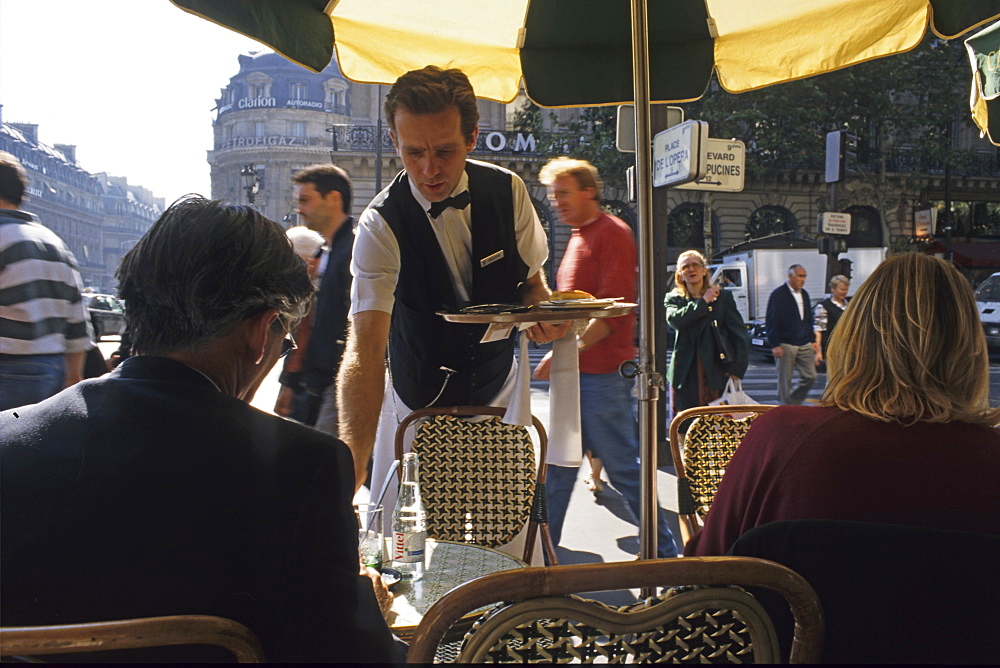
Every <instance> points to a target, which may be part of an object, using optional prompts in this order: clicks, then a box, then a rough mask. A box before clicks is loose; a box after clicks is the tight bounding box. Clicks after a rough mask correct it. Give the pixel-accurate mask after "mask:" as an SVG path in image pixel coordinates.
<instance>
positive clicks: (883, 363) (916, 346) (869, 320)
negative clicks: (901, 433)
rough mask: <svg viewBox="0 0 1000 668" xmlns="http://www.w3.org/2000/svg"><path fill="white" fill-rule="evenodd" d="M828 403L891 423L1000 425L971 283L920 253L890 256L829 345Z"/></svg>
mask: <svg viewBox="0 0 1000 668" xmlns="http://www.w3.org/2000/svg"><path fill="white" fill-rule="evenodd" d="M827 373H828V377H829V382H828V384H827V386H826V391H825V392H824V393H823V398H822V399H821V403H822V404H823V405H826V406H836V407H837V408H840V409H842V410H847V411H855V412H857V413H860V414H862V415H865V416H867V417H870V418H872V419H875V420H880V421H882V422H898V423H900V424H903V425H912V424H916V423H917V422H952V421H956V420H957V421H961V422H970V423H974V424H984V425H988V426H993V425H996V424H997V423H998V422H1000V408H990V406H989V391H990V385H989V380H990V368H989V357H988V354H987V349H986V337H985V336H984V335H983V328H982V325H980V323H979V314H978V311H977V309H976V301H975V297H974V296H973V294H972V288H970V287H969V283H968V281H966V280H965V278H963V277H962V275H961V274H960V273H958V270H957V269H955V268H954V267H953V266H951V265H950V264H948V263H947V262H944V261H943V260H939V259H938V258H935V257H931V256H929V255H923V254H921V253H904V254H901V255H895V256H893V257H890V258H888V259H887V260H885V262H883V263H882V264H881V265H879V266H878V268H876V269H875V271H874V272H873V273H872V275H871V277H870V278H869V279H868V280H867V281H865V282H864V284H863V285H862V286H861V287H860V288H859V289H858V291H857V293H856V294H855V295H854V299H853V300H852V301H851V305H850V307H849V308H848V309H847V310H846V311H844V315H843V317H842V318H841V319H840V322H839V323H838V324H837V328H836V329H835V330H834V332H833V334H832V336H831V338H830V349H829V353H828V358H827Z"/></svg>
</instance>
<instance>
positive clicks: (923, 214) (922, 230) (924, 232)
mask: <svg viewBox="0 0 1000 668" xmlns="http://www.w3.org/2000/svg"><path fill="white" fill-rule="evenodd" d="M913 217H914V230H913V231H914V233H915V234H916V236H918V237H927V236H930V235H932V234H934V228H935V227H936V226H937V209H923V210H922V211H917V212H916V213H914V215H913Z"/></svg>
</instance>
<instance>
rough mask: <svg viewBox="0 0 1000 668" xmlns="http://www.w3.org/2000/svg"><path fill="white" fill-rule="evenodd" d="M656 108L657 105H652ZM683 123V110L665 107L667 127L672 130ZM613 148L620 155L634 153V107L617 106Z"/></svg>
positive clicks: (626, 105)
mask: <svg viewBox="0 0 1000 668" xmlns="http://www.w3.org/2000/svg"><path fill="white" fill-rule="evenodd" d="M653 106H655V107H658V106H659V105H653ZM683 122H684V110H683V109H681V108H680V107H667V127H668V128H672V127H674V126H675V125H677V124H679V123H683ZM616 130H617V133H616V135H615V148H617V149H618V150H619V151H621V152H622V153H635V105H634V104H620V105H618V125H617V127H616Z"/></svg>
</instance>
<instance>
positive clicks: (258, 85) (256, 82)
mask: <svg viewBox="0 0 1000 668" xmlns="http://www.w3.org/2000/svg"><path fill="white" fill-rule="evenodd" d="M272 81H273V79H271V77H269V76H267V75H266V74H264V73H263V72H251V73H250V74H248V75H247V93H248V95H249V97H251V98H259V97H271V82H272Z"/></svg>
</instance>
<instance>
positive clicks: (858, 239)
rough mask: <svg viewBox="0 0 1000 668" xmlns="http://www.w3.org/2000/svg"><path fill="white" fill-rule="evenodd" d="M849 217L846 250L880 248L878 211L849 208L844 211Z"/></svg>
mask: <svg viewBox="0 0 1000 668" xmlns="http://www.w3.org/2000/svg"><path fill="white" fill-rule="evenodd" d="M844 213H848V214H850V215H851V234H850V236H849V237H847V246H848V248H878V247H879V246H882V225H881V224H880V223H879V215H878V211H877V210H876V209H875V208H874V207H871V206H850V207H847V209H846V210H845V211H844Z"/></svg>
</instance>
